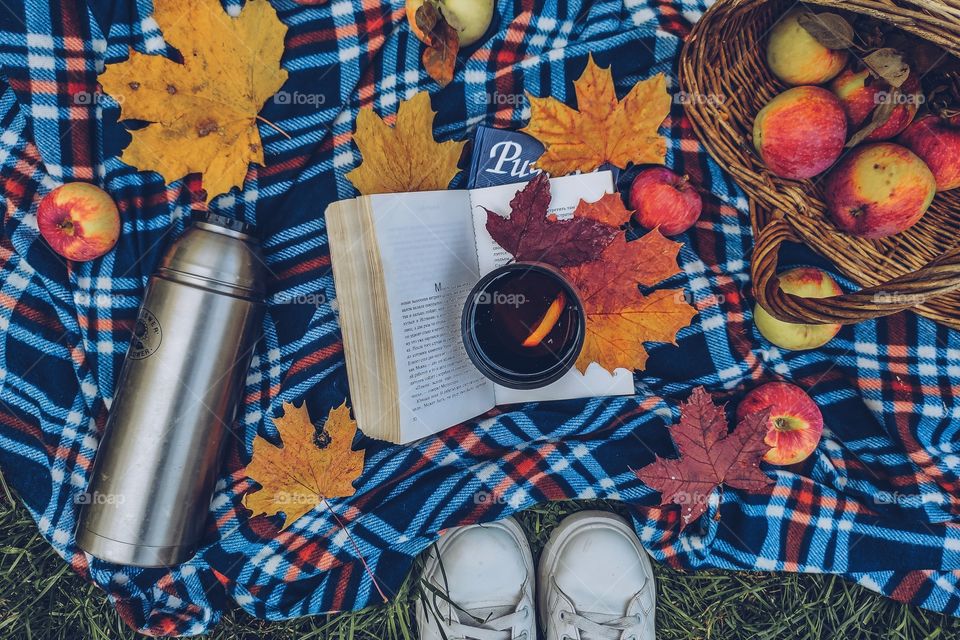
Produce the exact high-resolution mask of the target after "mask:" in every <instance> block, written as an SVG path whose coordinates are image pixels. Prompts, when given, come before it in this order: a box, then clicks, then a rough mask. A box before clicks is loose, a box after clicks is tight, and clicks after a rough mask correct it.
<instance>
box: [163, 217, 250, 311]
mask: <svg viewBox="0 0 960 640" xmlns="http://www.w3.org/2000/svg"><path fill="white" fill-rule="evenodd" d="M251 229H252V227H251V226H250V225H247V224H244V223H242V222H240V221H238V220H233V219H232V218H228V217H226V216H221V215H218V214H215V213H206V214H200V215H198V216H196V217H194V219H193V224H192V225H190V226H189V227H187V230H186V231H184V233H183V235H181V236H180V237H179V238H177V239H176V240H175V241H174V242H173V245H171V247H170V249H169V250H167V252H166V254H164V256H163V259H162V260H161V261H160V270H159V272H158V274H157V275H158V276H159V277H161V278H166V279H168V280H176V281H178V282H182V283H184V284H189V285H191V286H198V287H202V288H205V289H210V290H213V291H217V292H220V293H226V294H228V295H232V296H238V297H241V298H247V299H250V300H256V301H262V300H263V297H264V293H265V290H266V265H265V263H264V259H263V255H262V254H261V251H260V245H259V243H258V242H257V239H256V238H255V237H253V236H251V235H249V233H248V232H249V231H250V230H251Z"/></svg>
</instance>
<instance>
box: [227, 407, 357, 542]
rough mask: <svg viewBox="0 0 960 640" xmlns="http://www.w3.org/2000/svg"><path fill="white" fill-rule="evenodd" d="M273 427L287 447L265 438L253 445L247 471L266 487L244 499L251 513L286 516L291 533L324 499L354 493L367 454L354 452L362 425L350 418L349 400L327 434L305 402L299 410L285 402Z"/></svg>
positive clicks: (333, 414)
mask: <svg viewBox="0 0 960 640" xmlns="http://www.w3.org/2000/svg"><path fill="white" fill-rule="evenodd" d="M274 423H275V424H276V425H277V430H278V431H279V432H280V438H281V439H282V440H283V445H282V447H275V446H273V445H272V444H271V443H270V442H268V441H267V440H264V439H263V438H256V439H255V440H254V441H253V459H252V460H251V461H250V464H249V465H247V469H246V472H247V475H248V476H249V477H250V478H252V479H253V480H255V481H256V482H257V483H258V484H260V486H261V487H262V488H261V489H259V490H257V491H255V492H253V493H247V494H246V495H245V496H244V497H243V505H244V506H245V507H246V508H247V509H250V510H251V511H252V512H253V514H254V515H259V514H266V515H268V516H272V515H275V514H277V513H279V512H281V511H282V512H284V514H286V519H285V520H284V523H283V527H282V529H286V528H287V527H289V526H290V525H291V524H293V523H294V522H295V521H296V520H297V519H298V518H300V517H301V516H303V515H304V514H306V513H308V512H310V511H311V510H312V509H313V508H314V507H316V506H317V505H319V504H321V503H323V502H324V500H325V499H327V498H340V497H346V496H351V495H353V494H354V491H355V489H354V488H353V482H354V480H356V479H357V478H358V477H359V476H360V473H361V472H362V471H363V451H353V450H352V448H351V446H352V444H353V438H354V436H355V435H356V433H357V423H356V422H354V421H353V420H351V419H350V409H348V408H347V403H346V402H344V403H343V404H342V405H340V406H339V407H337V408H336V409H331V410H330V412H329V414H328V416H327V420H326V422H325V423H324V428H323V431H322V432H318V431H317V429H316V427H314V425H313V423H312V422H311V421H310V415H309V414H308V412H307V406H306V404H303V405H302V406H301V407H299V408H298V407H296V406H294V405H292V404H289V403H284V405H283V416H281V417H279V418H276V419H275V420H274ZM282 529H281V530H282Z"/></svg>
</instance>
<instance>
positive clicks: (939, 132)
mask: <svg viewBox="0 0 960 640" xmlns="http://www.w3.org/2000/svg"><path fill="white" fill-rule="evenodd" d="M900 142H901V143H903V144H904V145H906V147H907V148H909V149H910V150H911V151H913V152H914V153H915V154H917V155H918V156H920V158H921V159H922V160H923V161H924V162H926V163H927V166H929V167H930V170H931V171H932V172H933V176H934V177H935V178H936V179H937V191H949V190H951V189H956V188H958V187H960V116H954V117H953V118H951V119H949V120H946V119H943V118H939V117H937V116H935V115H932V114H931V115H927V116H924V117H922V118H920V119H919V120H917V121H916V122H914V123H913V124H912V125H910V127H909V128H907V130H906V131H905V132H904V133H903V135H902V136H900Z"/></svg>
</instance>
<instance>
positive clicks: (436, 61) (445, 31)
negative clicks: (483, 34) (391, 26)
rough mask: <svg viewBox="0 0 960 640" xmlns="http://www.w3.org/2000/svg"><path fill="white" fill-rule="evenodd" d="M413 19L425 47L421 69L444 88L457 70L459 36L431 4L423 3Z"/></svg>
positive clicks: (435, 6)
mask: <svg viewBox="0 0 960 640" xmlns="http://www.w3.org/2000/svg"><path fill="white" fill-rule="evenodd" d="M414 19H415V20H416V21H417V28H418V29H420V32H421V33H423V37H424V40H426V45H427V48H426V49H425V50H424V52H423V67H424V69H426V70H427V73H428V74H429V75H430V77H431V78H433V79H434V80H436V81H437V82H438V83H439V84H440V86H441V87H445V86H447V85H448V84H450V82H451V81H453V75H454V73H455V72H456V69H457V53H459V52H460V36H459V34H457V30H456V29H454V28H453V27H452V26H451V25H450V23H449V22H447V19H446V18H445V17H443V14H442V13H440V9H439V8H437V5H435V4H434V3H432V2H424V3H423V4H422V5H421V6H420V8H419V9H417V12H416V14H415V17H414Z"/></svg>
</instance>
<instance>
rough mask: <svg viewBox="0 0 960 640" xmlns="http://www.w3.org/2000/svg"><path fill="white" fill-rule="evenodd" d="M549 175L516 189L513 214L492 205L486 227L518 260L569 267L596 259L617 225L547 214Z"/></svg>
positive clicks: (612, 235)
mask: <svg viewBox="0 0 960 640" xmlns="http://www.w3.org/2000/svg"><path fill="white" fill-rule="evenodd" d="M549 207H550V179H549V178H548V177H547V176H546V174H544V173H540V174H537V177H535V178H534V179H533V180H531V181H530V182H528V183H527V185H526V186H525V187H524V188H523V189H521V190H520V191H518V192H517V195H516V196H514V198H513V200H511V201H510V217H509V218H505V217H503V216H501V215H499V214H497V213H495V212H493V211H490V210H489V209H487V210H486V212H487V231H488V232H489V233H490V237H492V238H493V239H494V240H495V241H496V242H497V244H499V245H500V246H501V247H503V248H504V249H505V250H506V251H507V253H509V254H510V255H512V256H513V257H514V258H516V259H517V260H522V261H532V262H546V263H548V264H552V265H553V266H555V267H566V266H573V265H577V264H581V263H583V262H588V261H590V260H596V258H597V256H599V255H600V252H601V251H602V250H603V249H604V247H606V246H607V245H608V244H610V242H611V241H612V240H613V238H614V237H615V236H616V235H617V233H618V229H617V227H614V226H610V225H609V224H604V223H603V222H600V221H598V220H594V219H592V218H588V217H582V216H576V215H574V217H572V218H568V219H566V220H558V219H557V218H556V216H548V215H547V210H548V209H549Z"/></svg>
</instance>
